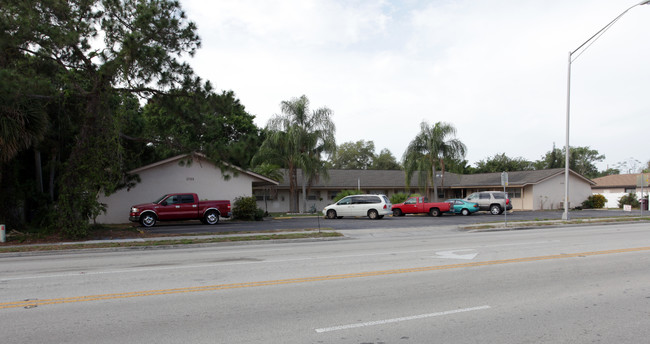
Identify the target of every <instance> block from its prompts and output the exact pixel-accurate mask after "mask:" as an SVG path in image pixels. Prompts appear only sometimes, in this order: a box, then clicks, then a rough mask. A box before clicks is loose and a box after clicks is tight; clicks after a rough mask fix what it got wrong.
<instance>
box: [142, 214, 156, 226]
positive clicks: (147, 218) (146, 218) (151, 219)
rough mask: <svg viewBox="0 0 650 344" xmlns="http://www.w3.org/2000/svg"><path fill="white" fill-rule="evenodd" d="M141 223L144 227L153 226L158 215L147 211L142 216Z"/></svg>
mask: <svg viewBox="0 0 650 344" xmlns="http://www.w3.org/2000/svg"><path fill="white" fill-rule="evenodd" d="M140 224H141V225H142V227H153V226H154V225H155V224H156V215H154V214H152V213H146V214H144V215H142V216H140Z"/></svg>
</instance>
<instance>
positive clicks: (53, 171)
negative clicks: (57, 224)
mask: <svg viewBox="0 0 650 344" xmlns="http://www.w3.org/2000/svg"><path fill="white" fill-rule="evenodd" d="M56 156H57V153H56V149H52V159H51V160H50V185H49V191H50V201H52V202H54V176H55V174H56Z"/></svg>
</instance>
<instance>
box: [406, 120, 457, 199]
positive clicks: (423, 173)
mask: <svg viewBox="0 0 650 344" xmlns="http://www.w3.org/2000/svg"><path fill="white" fill-rule="evenodd" d="M455 136H456V128H454V126H453V125H452V124H449V123H445V122H436V123H435V124H434V125H432V126H429V124H428V123H427V122H426V121H423V122H422V123H421V124H420V133H419V134H418V135H417V136H416V137H415V138H414V139H413V140H412V141H411V142H410V143H409V145H408V147H407V148H406V151H405V152H404V155H403V156H402V161H403V165H404V170H405V172H406V185H410V182H411V177H412V174H413V173H414V172H416V171H417V172H419V174H418V175H419V178H418V180H419V182H420V185H422V184H424V186H425V190H426V187H427V185H428V182H431V187H433V199H434V200H438V184H437V183H436V180H437V175H436V166H439V167H440V170H441V172H442V184H441V185H444V174H445V159H462V158H463V157H464V156H465V152H466V150H467V148H466V147H465V144H463V143H462V142H461V141H460V140H459V139H456V138H455ZM425 192H426V191H425Z"/></svg>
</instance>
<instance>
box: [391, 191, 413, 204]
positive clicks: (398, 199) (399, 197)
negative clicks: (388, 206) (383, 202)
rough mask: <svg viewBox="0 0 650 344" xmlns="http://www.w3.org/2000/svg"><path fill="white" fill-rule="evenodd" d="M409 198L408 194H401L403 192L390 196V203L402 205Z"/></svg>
mask: <svg viewBox="0 0 650 344" xmlns="http://www.w3.org/2000/svg"><path fill="white" fill-rule="evenodd" d="M409 196H410V194H407V193H403V192H398V193H395V194H392V195H391V196H390V203H392V204H398V203H403V202H404V201H406V199H407V198H409Z"/></svg>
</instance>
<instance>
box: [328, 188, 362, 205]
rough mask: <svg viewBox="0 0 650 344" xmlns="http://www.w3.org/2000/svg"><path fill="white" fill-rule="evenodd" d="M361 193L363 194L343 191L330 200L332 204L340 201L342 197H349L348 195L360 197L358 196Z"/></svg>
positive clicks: (357, 191)
mask: <svg viewBox="0 0 650 344" xmlns="http://www.w3.org/2000/svg"><path fill="white" fill-rule="evenodd" d="M362 193H363V192H361V191H359V190H343V191H341V192H339V193H337V194H336V197H334V199H333V200H332V202H334V203H336V202H338V201H339V200H341V198H343V197H345V196H350V195H360V194H362Z"/></svg>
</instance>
